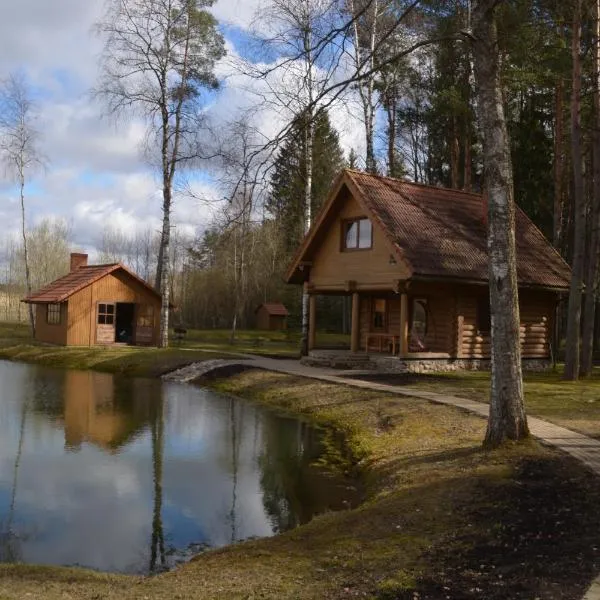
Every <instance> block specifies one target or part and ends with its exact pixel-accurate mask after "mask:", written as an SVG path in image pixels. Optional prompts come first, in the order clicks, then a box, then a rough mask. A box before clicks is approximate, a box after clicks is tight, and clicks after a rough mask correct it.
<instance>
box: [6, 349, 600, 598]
mask: <svg viewBox="0 0 600 600" xmlns="http://www.w3.org/2000/svg"><path fill="white" fill-rule="evenodd" d="M203 356H204V357H205V358H206V354H204V355H203ZM2 358H3V357H2V353H1V352H0V359H2ZM36 358H37V359H38V360H35V361H33V364H44V362H43V361H42V360H39V358H40V357H39V355H38V356H37V357H36ZM78 358H79V357H78ZM222 358H225V359H226V357H222ZM20 362H24V361H20ZM190 362H196V361H190ZM46 364H47V363H46ZM129 364H132V363H129ZM149 364H151V365H152V367H151V373H155V374H154V375H152V374H150V376H159V375H158V370H157V369H156V367H157V363H156V362H155V361H154V362H152V363H149V362H147V361H146V362H144V363H143V367H144V368H147V367H148V365H149ZM171 364H172V363H171ZM49 366H62V365H56V364H52V365H49ZM70 367H71V368H73V367H74V365H70ZM165 367H166V365H164V364H163V365H162V366H161V369H163V368H165ZM79 368H81V367H79ZM97 370H102V371H104V372H107V371H106V370H105V369H97ZM170 370H173V369H170ZM233 371H234V372H227V371H226V370H225V372H223V371H220V372H216V373H212V374H211V375H210V376H209V377H207V378H204V379H201V380H199V381H198V380H196V381H192V382H189V384H192V385H202V386H203V387H207V388H210V389H214V390H216V391H219V392H223V393H227V394H232V395H234V396H236V397H238V398H241V399H243V400H246V401H250V402H255V403H258V404H260V405H262V406H265V407H270V408H272V409H273V410H277V411H283V412H285V413H286V414H290V415H291V416H295V417H298V418H301V419H304V420H307V421H309V422H311V423H312V424H314V425H316V426H325V427H327V428H333V429H334V430H335V431H340V432H342V434H343V435H344V437H345V438H346V441H347V444H348V447H349V449H350V452H351V461H350V463H351V465H352V467H353V468H358V469H360V471H361V472H362V473H363V474H364V484H365V499H364V501H363V502H362V503H361V504H360V505H359V506H358V507H356V508H353V509H349V510H344V511H339V512H334V513H327V514H324V515H320V516H318V517H316V518H315V519H313V520H312V521H311V522H309V523H308V524H306V525H303V526H301V527H298V528H297V529H294V530H291V531H288V532H285V533H282V534H279V535H276V536H274V537H269V538H262V539H258V540H249V541H246V542H242V543H239V544H235V545H232V546H227V547H224V548H220V549H215V550H210V551H208V552H204V553H201V554H199V555H197V556H196V557H194V558H193V559H192V560H191V561H190V562H188V563H185V564H183V565H181V566H178V567H176V568H175V569H174V570H172V571H169V572H167V573H164V574H160V575H154V576H146V577H139V576H131V575H116V574H109V573H101V572H96V571H90V570H85V569H69V568H64V567H40V566H35V565H19V566H7V565H0V598H5V597H6V598H22V597H34V598H35V597H43V598H47V599H49V600H54V599H58V598H63V597H64V595H65V594H70V595H71V597H72V598H74V599H77V600H79V599H86V600H87V599H91V598H98V597H101V598H111V599H112V598H115V599H116V598H119V599H121V598H122V599H127V600H129V599H130V598H131V599H133V598H141V597H145V598H152V599H154V598H157V599H158V598H164V597H174V598H175V597H180V598H219V597H223V598H225V597H227V598H247V597H248V595H249V594H250V595H252V594H254V595H256V596H258V597H265V598H307V599H308V598H321V597H327V598H346V597H352V596H359V597H360V596H365V595H366V596H370V597H375V598H382V599H386V598H390V599H391V598H413V597H415V596H414V594H420V596H419V597H422V598H437V597H442V596H438V595H436V594H437V592H436V590H438V589H439V590H440V593H441V590H442V589H444V588H445V587H449V589H450V590H451V591H450V592H448V593H449V594H450V597H468V596H465V595H464V594H468V590H470V589H473V588H474V586H475V587H477V586H479V587H480V589H481V590H482V595H480V596H478V597H486V598H488V597H489V598H503V597H511V598H525V597H533V595H538V596H541V597H544V595H543V593H540V589H543V588H544V586H545V585H549V583H550V582H554V579H556V570H557V568H558V565H559V564H563V563H564V562H565V560H568V558H569V557H565V553H564V551H563V550H561V548H562V544H566V547H569V548H572V544H575V543H579V545H580V546H581V548H582V549H583V548H584V547H585V548H588V549H589V548H590V547H591V546H593V545H594V544H599V543H600V533H598V534H597V535H594V534H593V533H592V532H593V531H597V530H598V529H600V527H595V525H596V524H595V523H594V519H595V518H597V517H596V516H595V506H597V502H598V501H600V483H599V482H598V481H596V478H593V479H594V480H593V481H586V480H587V479H589V475H588V474H587V470H586V469H585V468H584V467H583V466H582V465H580V464H579V463H577V462H576V461H574V460H573V459H570V458H568V457H565V456H564V455H562V454H559V453H557V452H554V451H552V450H549V449H547V448H544V447H542V446H541V445H540V444H538V443H536V442H531V443H527V444H519V445H512V446H508V447H506V448H504V449H502V450H500V451H494V452H491V453H488V452H484V451H483V450H482V449H481V439H482V436H483V430H484V427H485V422H484V420H482V419H480V418H479V417H476V416H473V415H467V414H465V413H463V412H461V411H459V410H457V409H454V408H451V407H445V406H440V405H436V404H432V403H430V402H427V401H425V400H417V399H412V398H404V399H399V398H398V397H393V396H392V395H390V394H388V393H385V392H376V391H367V390H358V389H352V388H349V387H347V386H342V385H337V384H333V383H327V382H319V381H314V380H307V379H302V378H300V377H296V376H291V375H284V374H281V373H275V372H269V371H262V370H244V369H243V367H242V368H241V372H240V368H239V367H238V368H236V369H233ZM236 371H237V372H236ZM113 372H118V373H124V374H125V375H131V374H137V373H138V372H139V364H138V369H137V370H134V371H133V373H132V372H131V371H130V370H129V371H128V370H123V369H119V370H115V371H113ZM336 460H339V461H340V463H339V464H338V466H340V465H343V464H344V463H343V461H341V459H340V457H339V456H338V457H336V455H335V453H333V454H332V456H330V457H328V461H329V464H330V465H333V466H335V463H336ZM540 473H542V474H543V476H542V477H541V478H540ZM563 482H568V483H569V494H568V495H567V494H565V488H564V485H563ZM533 492H535V493H533ZM556 493H558V495H557V496H555V494H556ZM567 496H569V497H567ZM490 497H491V498H494V499H495V501H494V505H493V506H490V502H489V498H490ZM528 502H529V503H531V502H533V505H532V507H530V508H527V506H528V504H527V503H528ZM573 502H574V503H575V505H573ZM548 507H549V508H548ZM549 509H551V510H552V511H554V512H552V514H551V515H547V516H549V517H550V516H551V519H549V520H548V521H547V522H546V521H544V523H542V524H540V523H539V522H538V521H537V520H536V519H537V517H538V516H539V514H542V515H544V514H546V513H547V511H548V510H549ZM555 512H558V513H559V514H560V515H561V518H562V519H564V520H565V521H566V525H565V527H566V528H567V529H568V530H569V531H571V533H564V535H566V536H567V538H568V539H567V540H566V541H564V542H562V543H558V544H557V543H556V541H555V539H558V540H559V541H560V540H561V537H560V536H559V537H558V538H556V531H554V528H555V527H556V524H555V522H556V515H555V514H554V513H555ZM524 514H525V516H528V518H530V519H533V522H531V523H530V522H529V521H526V522H522V520H523V515H524ZM570 518H571V519H575V520H574V521H573V522H570V521H569V519H570ZM498 522H501V523H503V527H504V526H505V529H503V530H500V531H498V530H495V529H494V527H495V525H494V524H496V523H498ZM513 523H514V524H513ZM582 524H583V525H585V527H584V530H583V531H582V527H581V526H582ZM517 525H518V526H517ZM598 525H599V526H600V518H599V520H598ZM511 527H512V529H511ZM540 527H541V528H542V531H543V530H544V528H545V529H547V530H548V531H547V532H546V533H549V536H550V537H549V539H548V542H547V544H549V545H551V546H552V548H551V547H547V545H543V547H542V548H540V547H538V546H537V544H538V541H536V537H535V536H534V535H533V533H531V534H529V533H528V531H529V530H531V531H532V532H534V531H535V532H537V533H540V531H539V528H540ZM494 531H495V533H494V534H493V535H490V532H494ZM513 532H514V533H513ZM502 535H505V536H508V537H507V538H506V539H507V540H508V541H510V543H514V544H515V546H516V555H515V556H514V557H512V558H511V557H498V556H497V551H496V550H495V548H496V546H495V543H496V540H495V539H494V538H495V537H498V536H500V537H502ZM514 536H517V537H514ZM553 536H554V537H553ZM575 537H577V539H578V540H579V541H578V542H577V541H576V540H574V539H571V538H575ZM582 537H583V538H584V539H582ZM539 543H542V544H544V540H543V536H542V539H541V541H539ZM553 548H554V549H553ZM582 551H583V550H582ZM531 556H534V557H537V558H535V560H534V559H532V558H531ZM539 556H542V557H543V558H542V559H540V558H539ZM502 560H510V561H511V562H510V565H503V564H498V565H497V566H496V568H497V569H502V571H498V572H506V569H507V568H509V571H508V573H509V575H506V576H505V577H504V579H503V582H502V586H501V587H500V588H498V587H497V586H498V580H497V577H495V575H494V571H493V569H492V570H491V571H490V569H489V568H487V567H486V569H484V571H483V572H481V569H480V567H481V565H482V564H484V565H485V564H488V563H494V562H498V561H499V562H500V563H502ZM532 560H534V562H535V563H536V565H537V567H536V568H538V569H541V570H542V573H541V574H540V575H539V576H536V578H535V579H534V580H531V575H530V572H529V570H528V566H527V565H528V564H529V562H531V561H532ZM521 563H522V564H521ZM519 565H521V566H519ZM488 566H489V565H488ZM570 566H571V570H570V572H571V573H572V574H571V575H570V578H569V579H568V581H563V582H562V586H561V590H562V591H563V592H564V594H562V595H560V596H556V597H560V598H565V599H567V598H568V599H571V598H573V599H578V598H580V597H581V596H582V595H583V591H585V588H586V587H587V585H588V584H589V582H590V581H591V580H592V579H593V577H594V575H595V570H594V569H595V568H596V566H595V563H594V562H593V560H592V557H588V558H587V559H585V560H579V562H578V563H577V564H576V565H570ZM563 570H564V571H569V569H563ZM544 582H547V583H544ZM559 583H560V582H559ZM39 585H43V586H44V588H45V589H46V590H47V591H45V592H44V594H43V596H39V595H36V594H38V593H39V587H38V586H39ZM557 585H558V584H557ZM540 586H542V587H541V588H540ZM522 589H524V590H526V591H525V592H523V594H524V595H520V594H521V593H522V592H520V590H522ZM498 592H501V594H503V595H500V596H497V595H496V596H495V595H494V593H498ZM453 594H454V595H453ZM461 594H463V595H461ZM553 597H554V596H553Z"/></svg>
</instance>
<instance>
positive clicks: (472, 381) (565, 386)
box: [360, 367, 600, 438]
mask: <svg viewBox="0 0 600 600" xmlns="http://www.w3.org/2000/svg"><path fill="white" fill-rule="evenodd" d="M360 378H361V379H369V380H374V381H382V382H387V383H391V384H395V385H402V386H406V387H407V388H409V389H414V390H422V391H430V392H438V393H440V394H448V395H453V396H461V397H463V398H470V399H472V400H478V401H480V402H488V400H489V394H490V375H489V373H488V372H484V371H470V372H469V371H465V372H461V373H448V374H435V375H372V376H367V377H363V376H362V375H361V376H360ZM524 390H525V408H526V410H527V413H528V414H530V415H535V416H537V417H540V418H542V419H546V420H547V421H551V422H552V423H556V424H557V425H562V426H564V427H568V428H569V429H574V430H575V431H579V432H581V433H584V434H586V435H589V436H591V437H595V438H600V368H595V369H594V372H593V375H592V376H591V377H589V378H587V379H582V380H580V381H576V382H573V381H564V380H563V379H562V367H559V368H558V369H557V370H556V371H550V372H545V373H527V372H526V373H525V374H524Z"/></svg>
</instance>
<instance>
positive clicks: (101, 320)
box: [98, 303, 115, 325]
mask: <svg viewBox="0 0 600 600" xmlns="http://www.w3.org/2000/svg"><path fill="white" fill-rule="evenodd" d="M114 322H115V305H114V304H104V303H102V304H98V325H114Z"/></svg>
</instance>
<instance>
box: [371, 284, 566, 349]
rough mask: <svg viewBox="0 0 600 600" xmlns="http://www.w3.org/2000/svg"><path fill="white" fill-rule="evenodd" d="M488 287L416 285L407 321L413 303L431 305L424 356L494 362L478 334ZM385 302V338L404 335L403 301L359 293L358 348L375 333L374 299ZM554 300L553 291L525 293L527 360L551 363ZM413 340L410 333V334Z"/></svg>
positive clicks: (523, 331) (524, 345)
mask: <svg viewBox="0 0 600 600" xmlns="http://www.w3.org/2000/svg"><path fill="white" fill-rule="evenodd" d="M486 293H487V290H486V288H485V287H483V286H482V287H481V288H477V287H468V286H450V285H445V284H416V285H414V286H411V288H410V293H409V294H408V299H409V319H410V318H411V311H412V303H413V300H414V299H421V298H422V299H425V300H427V306H428V318H427V326H428V328H427V334H426V335H425V338H424V342H425V346H426V350H425V351H426V352H434V353H448V354H450V356H453V357H457V358H467V359H468V358H474V359H477V358H490V351H491V349H490V335H489V333H485V334H482V333H480V332H479V331H477V304H478V299H479V298H480V297H481V296H485V294H486ZM375 298H386V299H387V301H388V315H387V328H386V333H389V334H397V335H400V296H399V295H397V294H389V295H384V294H375V293H374V294H361V296H360V348H361V350H364V348H365V338H366V335H367V333H369V332H371V331H372V327H371V319H372V316H371V307H372V303H373V299H375ZM555 302H556V296H555V295H554V294H552V293H549V292H531V291H523V292H521V297H520V311H521V326H520V336H521V351H522V356H523V358H548V357H549V356H550V344H551V340H552V332H553V327H554V325H553V323H554V307H555ZM409 335H410V330H409Z"/></svg>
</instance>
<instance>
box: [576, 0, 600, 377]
mask: <svg viewBox="0 0 600 600" xmlns="http://www.w3.org/2000/svg"><path fill="white" fill-rule="evenodd" d="M593 64H594V67H593V68H594V85H593V88H594V91H593V96H594V101H593V104H594V119H595V127H594V129H593V134H592V145H593V150H592V156H593V166H592V170H593V174H594V178H593V179H594V183H593V186H594V187H593V190H592V209H591V211H590V213H591V221H592V222H591V231H590V240H589V248H588V252H587V257H588V268H587V273H586V278H585V289H586V294H585V304H584V312H583V337H582V348H581V369H580V374H581V375H583V376H588V375H591V373H592V365H593V354H594V321H595V317H596V294H597V286H598V235H599V231H600V0H595V2H594V44H593Z"/></svg>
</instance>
